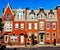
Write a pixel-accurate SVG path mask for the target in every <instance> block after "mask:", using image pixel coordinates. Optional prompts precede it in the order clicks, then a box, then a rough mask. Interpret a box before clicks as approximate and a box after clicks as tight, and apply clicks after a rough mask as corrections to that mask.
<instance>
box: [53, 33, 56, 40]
mask: <svg viewBox="0 0 60 50" xmlns="http://www.w3.org/2000/svg"><path fill="white" fill-rule="evenodd" d="M54 39H56V33H55V32H53V33H52V40H54Z"/></svg>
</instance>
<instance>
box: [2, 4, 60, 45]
mask: <svg viewBox="0 0 60 50" xmlns="http://www.w3.org/2000/svg"><path fill="white" fill-rule="evenodd" d="M2 22H3V23H4V27H3V28H4V29H3V32H2V35H3V36H4V43H6V44H13V45H14V44H16V45H24V44H27V43H30V44H32V35H34V36H33V40H34V43H36V44H52V43H53V42H54V39H56V43H59V41H60V33H59V32H60V24H59V23H60V7H59V6H58V7H57V9H56V10H52V9H50V10H44V9H43V8H40V9H39V10H29V9H28V8H26V9H21V8H19V9H11V7H10V5H9V4H8V5H7V7H6V9H5V10H4V12H3V14H2Z"/></svg>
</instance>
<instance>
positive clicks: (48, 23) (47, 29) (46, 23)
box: [46, 22, 50, 30]
mask: <svg viewBox="0 0 60 50" xmlns="http://www.w3.org/2000/svg"><path fill="white" fill-rule="evenodd" d="M47 24H49V28H47ZM46 29H47V30H49V29H50V23H48V22H47V23H46Z"/></svg>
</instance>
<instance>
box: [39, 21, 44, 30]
mask: <svg viewBox="0 0 60 50" xmlns="http://www.w3.org/2000/svg"><path fill="white" fill-rule="evenodd" d="M42 25H43V26H42ZM40 30H44V22H43V21H41V22H40Z"/></svg>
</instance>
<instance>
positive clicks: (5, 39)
mask: <svg viewBox="0 0 60 50" xmlns="http://www.w3.org/2000/svg"><path fill="white" fill-rule="evenodd" d="M4 42H5V43H8V35H4Z"/></svg>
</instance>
